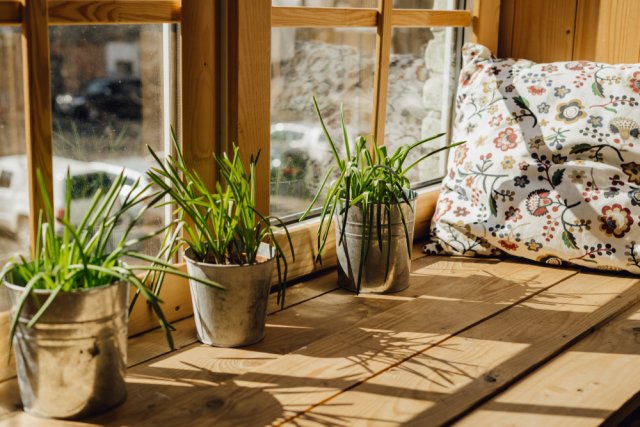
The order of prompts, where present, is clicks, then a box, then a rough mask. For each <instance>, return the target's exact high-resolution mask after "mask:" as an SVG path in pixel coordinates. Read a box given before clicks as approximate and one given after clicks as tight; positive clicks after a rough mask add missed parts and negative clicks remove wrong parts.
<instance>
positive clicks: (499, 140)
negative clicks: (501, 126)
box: [493, 128, 518, 151]
mask: <svg viewBox="0 0 640 427" xmlns="http://www.w3.org/2000/svg"><path fill="white" fill-rule="evenodd" d="M517 142H518V135H517V134H516V131H515V130H513V128H506V129H505V130H503V131H502V132H500V133H499V134H498V136H497V137H496V138H495V139H494V140H493V145H495V146H496V148H499V149H500V150H502V151H508V150H511V149H512V148H516V145H517Z"/></svg>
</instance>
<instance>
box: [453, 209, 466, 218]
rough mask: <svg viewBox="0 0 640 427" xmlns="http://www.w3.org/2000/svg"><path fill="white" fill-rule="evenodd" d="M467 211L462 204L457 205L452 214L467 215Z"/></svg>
mask: <svg viewBox="0 0 640 427" xmlns="http://www.w3.org/2000/svg"><path fill="white" fill-rule="evenodd" d="M469 213H470V212H469V210H468V209H467V208H465V207H463V206H458V207H457V208H456V210H454V211H453V214H454V215H455V216H457V217H461V216H467V215H469Z"/></svg>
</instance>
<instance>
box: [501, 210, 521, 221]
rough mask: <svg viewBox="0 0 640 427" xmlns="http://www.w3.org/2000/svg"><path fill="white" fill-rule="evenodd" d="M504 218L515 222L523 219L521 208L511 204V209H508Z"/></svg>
mask: <svg viewBox="0 0 640 427" xmlns="http://www.w3.org/2000/svg"><path fill="white" fill-rule="evenodd" d="M504 219H505V221H513V222H516V221H518V220H520V219H522V214H521V213H520V208H516V207H513V206H509V209H507V211H506V212H505V213H504Z"/></svg>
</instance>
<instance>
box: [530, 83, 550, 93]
mask: <svg viewBox="0 0 640 427" xmlns="http://www.w3.org/2000/svg"><path fill="white" fill-rule="evenodd" d="M527 90H528V91H529V93H530V94H531V95H542V94H543V93H545V92H546V91H547V90H546V89H545V88H543V87H542V86H534V85H531V86H529V87H528V88H527Z"/></svg>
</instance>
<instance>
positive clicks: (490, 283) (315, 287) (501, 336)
mask: <svg viewBox="0 0 640 427" xmlns="http://www.w3.org/2000/svg"><path fill="white" fill-rule="evenodd" d="M413 271H414V272H413V275H412V279H411V281H412V283H411V286H410V287H409V289H407V290H406V291H403V292H401V293H398V294H393V295H384V296H379V295H376V296H371V295H360V296H355V295H353V294H350V293H348V292H345V291H343V290H340V289H337V288H336V286H335V283H336V273H335V271H331V272H328V273H324V274H322V275H319V276H317V277H315V278H313V279H310V280H307V281H305V282H303V283H299V284H297V285H295V286H294V287H292V288H291V289H290V292H289V298H288V304H287V307H286V308H285V309H284V310H279V309H278V308H277V306H276V304H275V300H273V301H271V309H270V312H271V314H270V315H269V318H268V328H267V336H266V338H265V340H264V341H263V342H261V343H259V344H257V345H254V346H251V347H247V348H244V349H222V348H213V347H208V346H205V345H201V344H199V343H197V342H196V340H195V330H194V323H193V318H187V319H184V320H181V321H179V322H177V323H176V327H177V329H178V330H177V333H176V342H177V346H178V347H179V350H178V351H175V352H169V351H167V349H166V346H165V343H164V338H163V334H162V333H161V332H160V331H158V330H156V331H152V332H148V333H146V334H143V335H140V336H137V337H134V338H132V339H131V340H130V346H129V371H128V377H127V382H128V390H129V398H128V400H127V401H126V403H125V404H124V405H123V406H121V407H119V408H117V409H115V410H113V411H111V412H108V413H106V414H104V415H102V416H100V417H98V418H95V419H91V420H86V421H85V423H73V424H72V425H138V424H140V423H149V424H152V425H163V426H183V425H216V426H219V425H243V426H252V425H265V424H266V425H268V424H272V423H281V422H286V423H287V424H290V425H352V424H363V425H396V424H401V423H410V424H414V425H420V426H427V425H429V426H430V425H439V424H442V423H451V422H456V423H458V424H460V425H469V426H478V425H487V426H494V425H518V426H520V425H528V424H531V425H537V426H540V425H544V426H552V425H558V426H566V425H580V426H583V425H584V426H587V425H598V424H600V423H602V422H609V423H616V422H618V421H619V420H621V419H623V418H625V417H628V416H629V414H630V413H631V412H632V411H633V410H634V409H636V408H637V407H638V405H640V396H639V391H640V283H639V282H640V280H639V279H638V278H636V277H631V276H629V275H610V274H600V273H594V272H587V271H579V270H576V269H558V268H551V267H545V266H541V265H535V264H530V263H526V262H522V261H519V260H488V259H464V258H445V257H427V256H424V255H422V254H421V253H420V251H419V249H418V248H417V247H416V249H415V253H414V262H413ZM0 422H1V423H2V424H6V425H28V426H38V425H43V426H55V425H68V424H65V423H63V422H59V423H58V422H52V421H50V420H39V419H36V418H33V417H31V416H29V415H26V414H24V413H23V412H22V411H21V409H20V399H19V395H18V389H17V382H16V380H15V379H9V380H5V381H4V382H2V383H0Z"/></svg>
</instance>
